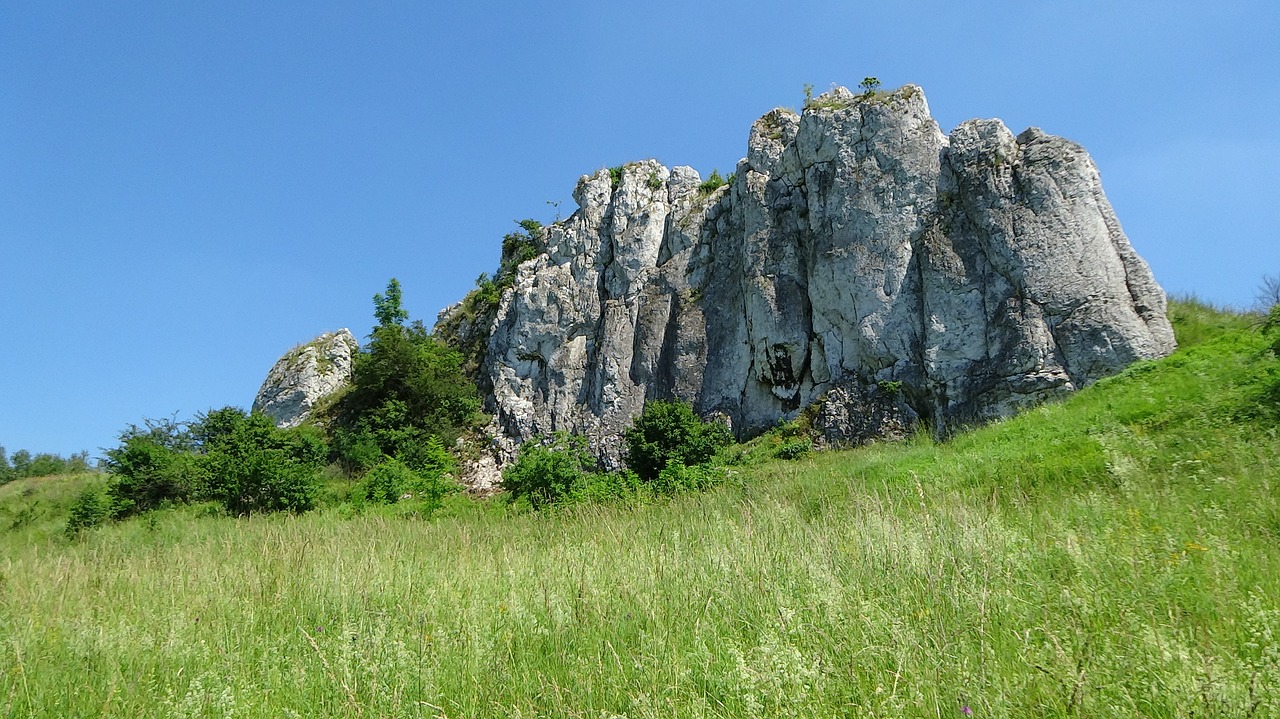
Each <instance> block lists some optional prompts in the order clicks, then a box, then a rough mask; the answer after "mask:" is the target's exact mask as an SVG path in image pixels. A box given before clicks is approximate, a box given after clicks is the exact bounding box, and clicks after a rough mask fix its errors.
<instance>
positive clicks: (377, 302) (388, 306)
mask: <svg viewBox="0 0 1280 719" xmlns="http://www.w3.org/2000/svg"><path fill="white" fill-rule="evenodd" d="M403 294H404V293H403V292H401V290H400V280H397V279H396V278H394V277H392V278H391V280H390V281H389V282H387V293H386V294H385V295H383V294H376V295H374V296H373V307H374V309H373V316H374V317H375V318H376V319H377V320H378V326H380V327H392V326H397V325H403V324H404V321H405V320H407V319H409V312H408V311H406V310H405V309H404V307H403V306H402V304H401V303H402V300H403Z"/></svg>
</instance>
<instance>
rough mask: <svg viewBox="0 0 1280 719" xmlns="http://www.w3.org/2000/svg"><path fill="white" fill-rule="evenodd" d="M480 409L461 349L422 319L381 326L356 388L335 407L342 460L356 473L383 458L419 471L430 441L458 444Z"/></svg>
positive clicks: (361, 363) (357, 372) (360, 364)
mask: <svg viewBox="0 0 1280 719" xmlns="http://www.w3.org/2000/svg"><path fill="white" fill-rule="evenodd" d="M479 409H480V398H479V395H478V393H477V392H476V387H475V385H474V384H472V382H471V380H469V379H468V378H467V377H466V375H465V374H464V373H463V356H462V355H461V354H460V353H459V352H458V351H456V350H454V349H452V348H450V347H449V346H448V345H446V344H445V343H443V342H441V341H439V340H437V339H436V338H435V337H432V336H431V335H430V334H429V333H428V332H427V331H426V329H425V328H424V327H423V326H422V323H421V322H420V321H415V322H413V323H412V324H411V325H409V326H407V327H406V326H402V325H398V324H391V325H379V326H377V327H375V328H374V329H373V333H372V335H371V339H370V341H369V344H368V346H366V347H365V349H364V350H363V351H361V352H360V354H358V355H357V356H356V358H355V367H354V373H353V377H352V383H351V388H350V389H349V390H348V391H347V392H346V394H344V395H343V396H342V398H341V399H340V400H338V402H337V404H336V406H335V413H336V415H337V417H336V420H337V421H336V423H335V424H336V427H335V431H334V435H335V441H334V445H335V449H336V450H337V456H338V459H339V460H340V461H341V462H342V463H343V464H344V466H346V467H347V468H348V469H349V470H351V471H360V470H365V469H369V468H371V467H372V466H374V465H376V464H377V463H378V462H379V461H381V459H382V457H383V456H384V455H385V456H387V457H399V458H400V459H401V460H402V461H404V462H406V463H407V464H409V465H410V467H411V468H414V469H418V468H419V467H418V464H419V463H420V462H419V460H418V459H417V457H419V456H421V455H422V454H423V452H424V451H425V450H424V449H423V447H425V443H426V442H427V441H428V439H429V438H430V437H433V436H434V437H438V438H439V439H440V441H441V442H442V443H444V444H446V445H447V444H451V443H452V442H453V441H454V440H455V439H457V437H458V436H459V435H460V434H461V433H462V431H463V430H464V429H465V428H466V427H469V426H471V425H472V424H474V422H475V421H476V419H477V416H478V412H479ZM374 447H376V452H375V451H374Z"/></svg>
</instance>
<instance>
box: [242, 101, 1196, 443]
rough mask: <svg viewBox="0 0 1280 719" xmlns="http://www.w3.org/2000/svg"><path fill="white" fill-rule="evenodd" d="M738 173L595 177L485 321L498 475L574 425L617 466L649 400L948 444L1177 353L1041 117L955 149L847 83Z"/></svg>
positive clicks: (767, 138) (841, 438)
mask: <svg viewBox="0 0 1280 719" xmlns="http://www.w3.org/2000/svg"><path fill="white" fill-rule="evenodd" d="M732 179H733V182H732V183H731V184H729V185H727V186H724V187H720V188H715V189H712V188H710V187H709V186H707V185H705V184H703V183H702V182H701V178H700V177H699V176H698V174H697V173H696V172H694V171H693V170H692V169H690V168H687V167H676V168H670V169H669V168H667V167H664V166H663V165H661V164H659V163H657V162H656V161H652V160H648V161H644V162H637V163H632V164H629V165H626V166H625V167H623V168H622V171H621V174H620V177H618V178H617V179H616V181H615V179H614V178H612V177H611V175H610V173H609V172H608V171H606V170H601V171H599V172H597V173H595V174H593V175H589V176H584V177H583V178H581V179H580V180H579V182H578V185H577V188H576V189H575V191H574V199H575V200H576V201H577V204H578V206H579V209H578V210H577V211H576V212H575V213H574V214H573V215H572V216H571V217H569V218H568V219H566V220H564V221H561V222H558V223H556V224H554V225H552V226H550V227H548V228H545V230H544V234H543V235H542V237H541V238H540V239H541V244H542V245H544V247H545V249H544V250H543V251H542V252H541V253H540V254H539V255H538V256H536V257H534V258H533V259H531V260H528V261H526V262H524V263H522V264H520V265H519V267H518V268H517V270H516V276H515V281H514V286H513V287H511V288H510V289H508V290H507V291H506V292H505V294H504V295H503V297H502V300H501V303H500V306H499V308H498V310H497V314H496V317H495V318H494V319H493V322H492V324H491V326H486V327H472V328H471V329H470V331H472V332H477V331H478V332H484V333H487V345H486V353H485V359H484V362H483V364H482V366H481V367H480V373H481V375H482V380H483V384H491V385H492V387H493V394H492V396H491V397H490V398H489V406H488V410H489V411H490V412H491V413H492V415H493V422H492V423H491V425H490V427H489V433H490V435H492V436H493V438H494V447H493V448H494V449H495V451H496V455H497V456H498V459H499V463H500V462H501V460H502V459H505V458H509V457H510V456H512V454H513V452H514V450H515V448H516V447H517V446H518V444H519V443H520V442H521V441H523V440H526V439H529V438H531V437H534V436H537V435H543V434H548V433H551V432H554V431H569V432H576V433H580V434H584V435H586V436H587V437H588V438H589V439H590V440H591V442H592V446H593V448H594V449H595V450H596V452H597V453H598V454H599V455H600V456H601V458H602V460H603V461H604V462H605V464H606V465H607V466H617V464H618V461H619V458H620V454H621V449H622V448H621V443H620V435H621V432H622V431H623V430H624V429H625V428H626V427H627V426H629V425H630V423H631V421H632V420H633V418H634V417H635V416H636V415H638V414H639V412H640V410H641V409H642V407H643V405H644V402H645V401H646V400H650V399H656V398H662V399H670V398H678V399H682V400H687V401H689V402H691V403H693V405H694V407H695V409H696V410H697V411H698V412H699V413H701V414H703V415H704V416H709V415H717V416H720V417H722V418H724V420H725V421H727V422H729V423H730V424H731V426H732V427H733V429H734V431H735V433H736V434H737V435H738V436H739V437H749V436H751V435H754V434H756V433H759V432H761V431H763V430H765V429H767V428H769V427H772V426H774V425H775V424H776V423H777V422H778V421H780V420H783V419H790V418H793V417H795V416H797V414H798V413H799V412H800V411H801V410H802V409H804V408H806V407H811V406H812V407H813V408H814V409H813V410H811V412H812V413H813V416H814V417H816V418H817V419H818V422H817V423H816V424H815V426H816V427H819V428H820V427H834V428H836V429H833V430H832V434H831V436H830V437H829V438H828V439H829V442H828V443H830V444H837V445H847V444H856V443H858V442H861V441H865V440H866V439H868V438H872V437H875V436H882V435H886V434H887V435H890V436H892V435H895V434H901V433H902V432H905V431H909V429H910V427H911V426H913V425H914V424H915V423H917V422H927V423H928V426H929V427H930V428H931V429H932V430H933V431H935V432H937V433H946V432H947V431H949V430H950V429H951V428H953V427H955V426H957V425H959V424H963V423H968V422H973V421H979V420H984V419H990V418H995V417H1001V416H1006V415H1008V414H1010V413H1012V412H1014V411H1016V410H1017V409H1019V408H1021V407H1025V406H1028V405H1030V404H1034V403H1037V402H1040V401H1043V400H1045V399H1047V398H1050V397H1054V396H1058V395H1061V394H1063V393H1067V392H1071V391H1073V390H1075V389H1078V388H1080V387H1083V386H1085V385H1087V384H1089V383H1091V382H1093V381H1095V380H1097V379H1099V378H1101V377H1103V376H1106V375H1108V374H1112V373H1115V372H1117V371H1119V370H1120V369H1122V368H1123V367H1125V366H1126V365H1128V364H1129V363H1131V362H1133V361H1135V360H1138V359H1146V358H1155V357H1160V356H1163V355H1166V354H1168V353H1170V352H1171V351H1172V350H1173V348H1174V340H1173V331H1172V329H1171V327H1170V325H1169V322H1168V320H1167V318H1166V316H1165V296H1164V293H1163V291H1162V290H1161V289H1160V287H1159V286H1158V285H1157V284H1156V282H1155V280H1154V278H1153V277H1152V275H1151V272H1150V270H1149V269H1148V267H1147V265H1146V264H1145V263H1144V262H1143V261H1142V259H1141V258H1140V257H1138V255H1137V254H1136V253H1135V252H1134V250H1133V248H1132V247H1131V246H1130V244H1129V241H1128V239H1127V238H1126V237H1125V235H1124V233H1123V232H1122V230H1121V229H1120V224H1119V222H1118V221H1117V219H1116V217H1115V214H1114V213H1113V212H1112V209H1111V206H1110V204H1109V203H1108V202H1107V199H1106V197H1105V195H1104V194H1103V191H1102V185H1101V182H1100V180H1099V177H1098V172H1097V169H1096V168H1095V166H1094V164H1093V162H1092V160H1091V159H1090V157H1089V155H1088V154H1087V153H1086V152H1085V151H1084V150H1083V149H1082V148H1081V147H1079V146H1078V145H1076V144H1074V143H1072V142H1070V141H1067V140H1064V139H1062V138H1059V137H1054V136H1052V135H1048V134H1046V133H1044V132H1042V131H1040V130H1039V129H1037V128H1031V129H1028V130H1026V131H1025V132H1023V133H1022V134H1020V135H1017V136H1015V135H1014V134H1013V133H1012V132H1010V131H1009V130H1008V129H1007V128H1006V127H1005V126H1004V125H1003V124H1002V123H1001V122H1000V121H999V120H971V121H968V122H964V123H961V124H960V125H959V126H958V127H956V128H955V129H954V130H953V131H952V133H951V134H950V135H949V136H948V135H944V134H943V133H942V132H941V130H940V129H939V128H938V125H937V123H936V122H934V120H933V119H932V118H931V117H930V115H929V110H928V105H927V103H926V100H925V97H924V93H923V92H922V91H921V90H920V88H918V87H916V86H913V85H908V86H906V87H903V88H901V89H899V90H897V91H894V92H884V93H881V92H876V93H866V94H861V95H855V94H853V93H851V92H849V91H848V90H846V89H844V88H835V89H833V90H832V91H831V92H828V93H826V94H824V95H821V96H819V97H817V98H814V99H813V100H812V101H811V102H810V103H809V104H808V106H807V107H806V108H805V110H804V112H803V113H802V114H797V113H795V112H792V111H789V110H782V109H778V110H773V111H771V112H769V113H768V114H766V115H764V116H763V117H761V118H760V119H759V120H757V121H756V122H755V123H754V125H753V126H752V128H751V133H750V137H749V140H748V148H747V156H746V158H744V159H743V160H742V161H740V162H739V164H738V167H737V171H736V173H735V175H734V177H733V178H732ZM444 314H446V315H447V313H444ZM438 327H439V325H438ZM282 361H283V360H282ZM273 372H274V370H273ZM827 400H831V401H827ZM255 406H257V403H255Z"/></svg>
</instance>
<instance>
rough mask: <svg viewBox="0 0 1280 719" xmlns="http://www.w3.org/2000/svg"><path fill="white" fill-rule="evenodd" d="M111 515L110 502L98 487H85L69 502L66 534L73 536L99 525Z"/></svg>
mask: <svg viewBox="0 0 1280 719" xmlns="http://www.w3.org/2000/svg"><path fill="white" fill-rule="evenodd" d="M110 517H111V503H110V502H109V501H108V500H107V497H106V496H105V495H104V494H103V493H102V489H101V488H100V487H96V486H94V487H86V488H85V489H83V490H81V492H80V493H79V494H77V495H76V498H75V500H74V501H72V503H71V515H70V517H68V518H67V530H66V533H67V536H68V537H71V538H75V537H78V536H80V533H81V532H83V531H85V530H87V529H93V528H94V527H97V526H100V525H101V524H102V523H103V522H106V521H107V520H108V519H109V518H110Z"/></svg>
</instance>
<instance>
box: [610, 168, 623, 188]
mask: <svg viewBox="0 0 1280 719" xmlns="http://www.w3.org/2000/svg"><path fill="white" fill-rule="evenodd" d="M621 184H622V165H618V166H616V167H610V168H609V186H610V187H612V188H613V189H615V190H616V189H618V185H621Z"/></svg>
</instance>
